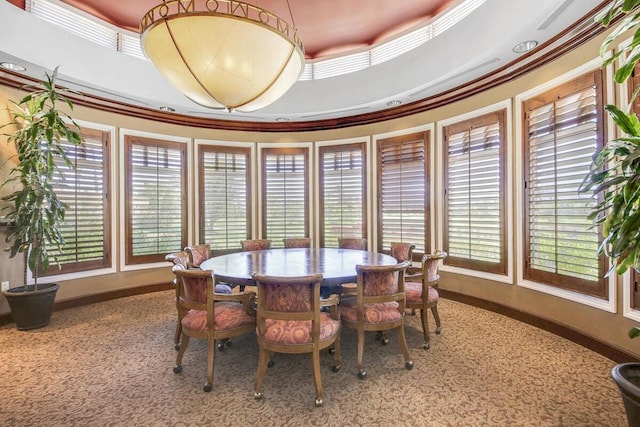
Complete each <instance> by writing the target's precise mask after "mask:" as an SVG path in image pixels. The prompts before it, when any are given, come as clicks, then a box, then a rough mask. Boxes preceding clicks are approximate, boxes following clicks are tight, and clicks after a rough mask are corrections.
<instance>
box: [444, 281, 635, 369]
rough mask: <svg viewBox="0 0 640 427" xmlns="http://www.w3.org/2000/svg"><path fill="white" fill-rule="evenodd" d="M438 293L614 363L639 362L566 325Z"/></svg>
mask: <svg viewBox="0 0 640 427" xmlns="http://www.w3.org/2000/svg"><path fill="white" fill-rule="evenodd" d="M438 292H439V293H440V296H441V297H442V298H446V299H450V300H452V301H457V302H461V303H463V304H467V305H471V306H474V307H478V308H482V309H484V310H488V311H492V312H494V313H498V314H502V315H504V316H507V317H510V318H512V319H515V320H518V321H520V322H523V323H526V324H528V325H531V326H535V327H536V328H539V329H542V330H544V331H547V332H551V333H552V334H555V335H558V336H560V337H562V338H565V339H568V340H569V341H572V342H574V343H576V344H579V345H581V346H583V347H585V348H588V349H589V350H592V351H595V352H596V353H598V354H601V355H603V356H604V357H606V358H609V359H611V360H613V361H614V362H616V363H624V362H637V361H639V359H638V358H637V357H636V356H634V355H632V354H631V353H627V352H626V351H625V350H623V349H621V348H619V347H615V346H612V345H610V344H607V343H604V342H602V341H600V340H598V339H596V338H594V337H592V336H589V335H586V334H584V333H582V332H580V331H578V330H576V329H573V328H570V327H568V326H566V325H561V324H559V323H556V322H554V321H552V320H548V319H543V318H541V317H538V316H536V315H534V314H531V313H525V312H523V311H521V310H517V309H515V308H511V307H507V306H504V305H501V304H498V303H496V302H493V301H488V300H485V299H482V298H478V297H474V296H470V295H465V294H461V293H457V292H452V291H447V290H446V289H442V288H440V289H438Z"/></svg>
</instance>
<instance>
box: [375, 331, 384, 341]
mask: <svg viewBox="0 0 640 427" xmlns="http://www.w3.org/2000/svg"><path fill="white" fill-rule="evenodd" d="M375 338H376V341H380V340H381V339H382V332H380V331H378V332H376V337H375Z"/></svg>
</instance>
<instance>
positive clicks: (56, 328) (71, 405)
mask: <svg viewBox="0 0 640 427" xmlns="http://www.w3.org/2000/svg"><path fill="white" fill-rule="evenodd" d="M173 295H174V294H173V291H166V292H158V293H154V294H148V295H142V296H135V297H129V298H123V299H118V300H113V301H108V302H104V303H99V304H94V305H88V306H84V307H80V308H74V309H69V310H64V311H60V312H55V313H54V314H53V318H52V321H51V324H50V325H49V326H48V327H46V328H43V329H39V330H35V331H30V332H18V331H16V330H15V328H14V326H13V325H8V326H4V327H2V328H0V352H1V353H0V355H1V357H0V425H2V426H106V425H109V426H315V425H323V426H350V425H358V426H359V425H367V426H390V425H393V426H405V425H406V426H624V425H626V420H625V415H624V408H623V406H622V400H621V398H620V396H619V393H618V390H617V388H616V386H615V384H614V383H613V381H612V380H611V379H610V371H611V368H612V367H613V366H614V365H615V363H614V362H613V361H611V360H609V359H607V358H605V357H603V356H600V355H599V354H597V353H594V352H592V351H590V350H587V349H585V348H583V347H581V346H579V345H577V344H574V343H572V342H570V341H567V340H565V339H562V338H559V337H557V336H555V335H553V334H550V333H547V332H545V331H541V330H539V329H536V328H534V327H531V326H529V325H526V324H522V323H519V322H517V321H515V320H512V319H509V318H507V317H504V316H501V315H498V314H495V313H491V312H487V311H484V310H481V309H477V308H474V307H470V306H466V305H464V304H460V303H456V302H453V301H449V300H441V301H440V304H439V308H440V313H441V314H440V315H441V318H442V319H443V332H442V335H440V336H436V335H432V339H431V349H430V350H428V351H424V350H423V349H422V347H421V344H422V340H421V333H420V329H419V319H418V317H417V316H410V315H408V316H407V321H408V325H407V327H406V332H407V340H408V343H409V347H410V350H411V355H412V358H413V360H414V362H415V367H414V369H413V370H411V371H407V370H405V369H404V361H403V358H402V354H401V352H400V348H399V346H398V344H397V342H396V340H395V334H390V339H391V342H390V343H389V345H387V346H382V345H381V344H380V342H379V341H376V340H375V339H374V334H370V335H368V336H367V340H366V347H365V366H366V368H367V371H368V378H367V379H366V380H365V381H361V380H359V379H357V377H356V375H355V371H356V360H355V359H356V348H355V343H356V340H355V333H354V332H353V331H351V330H348V329H343V331H342V343H343V344H342V370H341V371H340V372H338V373H334V372H332V371H331V369H330V366H331V362H332V356H331V355H329V354H328V353H324V354H323V355H322V362H323V366H322V379H323V383H324V390H325V396H324V402H325V403H324V406H323V407H321V408H316V407H315V406H314V403H313V402H314V391H313V384H312V378H311V361H310V358H309V356H307V355H277V357H276V359H275V365H274V366H273V367H272V368H270V369H269V370H268V371H267V375H266V376H265V381H264V386H263V392H264V395H265V399H264V400H262V401H255V400H254V398H253V380H254V375H255V368H256V363H257V344H256V342H255V336H253V335H252V334H248V335H245V336H244V337H239V338H235V339H234V340H233V344H232V346H231V347H229V348H227V349H225V350H224V351H223V352H218V351H217V352H216V366H215V378H214V387H213V391H212V392H211V393H204V392H203V391H202V385H203V384H204V381H205V375H206V348H205V345H204V342H202V341H199V340H191V342H190V345H189V348H188V349H187V352H186V354H185V358H184V361H183V368H184V369H183V372H182V373H181V374H174V373H173V372H172V367H173V365H174V363H175V356H176V351H175V350H174V349H173V332H174V326H175V323H174V322H175V307H174V300H173ZM432 325H433V323H432Z"/></svg>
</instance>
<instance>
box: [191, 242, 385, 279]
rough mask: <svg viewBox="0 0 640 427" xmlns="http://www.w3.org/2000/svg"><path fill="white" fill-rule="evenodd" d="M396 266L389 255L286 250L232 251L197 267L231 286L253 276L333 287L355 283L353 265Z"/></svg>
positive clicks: (344, 251)
mask: <svg viewBox="0 0 640 427" xmlns="http://www.w3.org/2000/svg"><path fill="white" fill-rule="evenodd" d="M359 264H360V265H393V264H397V261H396V259H395V258H393V257H392V256H390V255H386V254H382V253H378V252H368V251H360V250H355V249H336V248H311V249H309V248H289V249H267V250H262V251H246V252H234V253H231V254H226V255H220V256H216V257H212V258H209V259H208V260H206V261H204V262H202V264H200V268H201V269H203V270H213V273H214V274H215V277H216V280H219V281H221V282H227V283H230V284H233V285H241V286H247V285H249V286H251V285H254V284H255V282H254V281H253V279H252V278H251V275H252V274H253V273H261V274H267V275H270V276H281V277H291V276H306V275H309V274H316V273H321V274H322V278H323V279H322V286H323V287H333V286H337V285H341V284H344V283H352V282H355V281H356V278H357V274H356V265H359Z"/></svg>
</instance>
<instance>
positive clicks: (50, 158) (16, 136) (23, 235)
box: [2, 67, 81, 330]
mask: <svg viewBox="0 0 640 427" xmlns="http://www.w3.org/2000/svg"><path fill="white" fill-rule="evenodd" d="M57 73H58V68H57V67H56V69H55V70H54V71H53V73H52V74H51V75H49V74H46V79H45V80H43V81H41V82H40V83H39V85H38V86H37V87H35V88H33V90H32V91H31V92H30V93H28V94H27V95H25V96H24V97H23V98H22V99H20V100H19V101H18V102H12V104H13V107H14V108H12V109H11V111H10V116H11V121H10V123H7V124H5V125H3V126H2V127H3V128H4V127H6V126H10V127H11V128H12V129H13V132H12V133H5V134H3V136H5V137H6V138H7V143H8V144H13V145H14V146H15V150H16V154H15V156H13V157H12V158H11V159H9V161H11V160H14V159H15V165H14V166H13V167H12V169H11V170H10V172H9V179H8V180H7V181H5V183H4V184H2V185H3V187H6V186H7V185H10V184H12V185H13V187H12V190H13V192H11V193H10V194H8V195H5V196H3V197H2V200H3V201H5V202H9V203H8V204H7V205H6V206H4V207H3V210H4V211H5V212H6V213H5V219H6V220H8V221H10V223H11V224H12V226H11V228H10V230H9V233H8V235H7V238H6V241H7V242H8V243H10V244H11V246H10V247H9V248H7V249H6V251H8V252H9V258H13V257H15V256H16V255H17V254H18V253H22V254H23V255H24V258H25V270H24V284H23V285H22V286H18V287H14V288H11V289H9V290H8V291H5V292H3V295H4V296H5V297H6V298H7V301H8V302H9V307H10V308H11V314H12V317H13V320H14V321H15V322H16V327H17V328H18V329H19V330H28V329H35V328H39V327H43V326H46V325H48V324H49V320H50V318H51V310H52V307H53V301H54V299H55V294H56V292H57V290H58V287H59V286H58V285H57V284H53V283H47V284H42V283H38V278H39V276H40V273H41V272H42V271H43V270H46V269H47V268H48V267H49V264H50V255H49V253H48V251H47V249H48V248H52V247H55V248H57V249H61V247H62V245H63V244H64V239H63V236H62V233H61V231H60V225H61V223H62V221H64V214H65V205H64V204H63V203H62V202H61V201H60V200H59V198H58V196H57V195H56V193H55V191H54V188H53V185H52V178H53V177H54V174H55V173H57V171H58V167H57V166H56V159H62V161H63V162H64V163H65V164H66V166H68V167H69V168H72V169H73V168H74V165H73V163H72V162H71V161H70V160H69V158H68V157H67V156H66V154H65V151H64V148H63V144H62V143H63V141H66V142H69V143H71V144H74V145H78V144H80V143H81V139H80V135H79V133H78V131H77V130H78V129H79V126H78V125H77V124H76V123H75V121H74V120H73V119H72V118H71V117H70V116H69V115H68V114H67V113H65V112H63V111H60V110H59V109H58V108H57V105H58V104H59V103H64V104H66V105H67V106H68V107H69V109H71V110H72V109H73V104H72V103H71V101H70V100H69V99H67V98H66V97H64V96H63V95H61V94H60V93H58V91H57V87H56V83H55V82H56V76H57ZM58 161H59V160H58ZM51 258H54V257H51ZM27 268H29V269H30V270H31V273H32V276H33V284H28V283H27Z"/></svg>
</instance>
